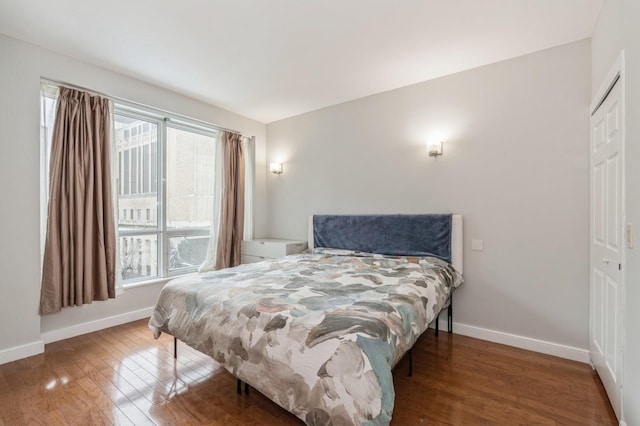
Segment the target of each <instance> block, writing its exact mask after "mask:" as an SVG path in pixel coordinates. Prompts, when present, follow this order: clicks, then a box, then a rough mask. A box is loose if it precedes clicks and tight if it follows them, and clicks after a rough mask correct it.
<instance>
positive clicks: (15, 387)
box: [0, 320, 617, 426]
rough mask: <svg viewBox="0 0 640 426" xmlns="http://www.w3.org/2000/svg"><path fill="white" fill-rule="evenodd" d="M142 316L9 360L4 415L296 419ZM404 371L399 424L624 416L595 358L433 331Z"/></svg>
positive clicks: (0, 370)
mask: <svg viewBox="0 0 640 426" xmlns="http://www.w3.org/2000/svg"><path fill="white" fill-rule="evenodd" d="M146 323H147V321H146V320H141V321H136V322H132V323H129V324H124V325H121V326H118V327H114V328H110V329H106V330H102V331H98V332H95V333H91V334H87V335H84V336H79V337H75V338H73V339H68V340H64V341H61V342H56V343H52V344H49V345H47V346H46V350H45V353H44V354H42V355H37V356H33V357H30V358H26V359H23V360H20V361H16V362H12V363H8V364H4V365H0V426H1V425H7V426H8V425H12V426H13V425H27V424H28V425H31V424H33V425H102V424H105V425H111V424H113V425H136V426H137V425H153V424H158V425H197V424H211V425H218V424H219V425H289V424H291V425H294V424H301V422H300V421H299V420H298V419H297V418H296V417H294V416H293V415H291V414H290V413H288V412H286V411H285V410H283V409H281V408H280V407H278V406H277V405H276V404H274V403H273V402H271V401H270V400H268V399H267V398H265V397H264V396H262V395H261V394H260V393H258V392H256V391H255V390H252V392H251V394H250V395H248V396H245V395H237V394H236V391H235V390H236V383H235V378H234V377H233V376H232V375H231V374H229V373H228V372H227V371H226V370H224V369H223V368H221V367H219V366H218V365H217V364H216V363H215V362H214V361H212V360H211V359H210V358H209V357H208V356H206V355H203V354H200V353H199V352H197V351H194V350H193V349H191V348H188V347H187V346H186V345H184V344H182V343H179V344H178V360H177V362H175V363H174V359H173V339H172V338H171V337H170V336H166V335H163V336H161V337H160V339H158V340H154V339H153V338H152V335H151V331H150V330H149V329H148V328H147V326H146ZM413 362H414V374H413V377H408V376H407V371H408V367H409V364H408V359H407V358H406V357H405V359H403V360H402V361H401V362H400V363H399V364H398V366H397V367H396V369H395V371H394V383H395V389H396V402H395V409H394V413H393V421H392V424H394V425H418V424H421V425H482V424H488V425H533V424H536V425H615V424H617V422H616V419H615V416H614V414H613V411H612V409H611V407H610V405H609V403H608V401H607V398H606V395H605V393H604V390H603V388H602V384H601V383H600V381H599V379H598V377H597V376H596V375H595V373H593V371H592V370H591V367H589V366H588V365H586V364H581V363H577V362H573V361H567V360H563V359H560V358H555V357H551V356H547V355H541V354H537V353H533V352H528V351H524V350H520V349H515V348H511V347H508V346H503V345H498V344H494V343H489V342H485V341H481V340H477V339H472V338H469V337H464V336H459V335H449V334H448V333H440V336H439V337H435V336H434V334H433V331H432V330H429V331H428V332H427V333H426V334H425V335H424V336H422V337H421V339H420V340H419V341H418V342H417V343H416V346H415V347H414V349H413Z"/></svg>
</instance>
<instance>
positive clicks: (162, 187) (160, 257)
mask: <svg viewBox="0 0 640 426" xmlns="http://www.w3.org/2000/svg"><path fill="white" fill-rule="evenodd" d="M113 115H114V121H115V116H116V115H118V116H123V117H127V118H131V119H135V120H141V121H143V122H149V123H152V124H156V125H157V129H158V135H157V142H156V143H157V145H156V170H157V172H156V176H157V182H156V184H157V188H156V195H157V210H156V227H155V229H149V230H122V231H121V230H120V226H118V227H117V228H118V235H117V239H118V241H120V238H122V237H127V238H135V237H137V236H144V235H155V236H156V238H157V252H156V255H157V259H156V263H157V272H156V275H155V276H153V277H149V276H141V277H135V278H129V279H124V278H123V279H122V284H123V287H124V288H125V289H126V288H127V287H136V286H139V285H141V284H142V283H144V282H146V281H157V280H162V279H168V278H174V277H177V276H181V275H187V274H190V273H193V272H196V271H197V269H198V266H193V267H184V268H176V269H173V270H171V269H170V255H171V253H170V240H171V239H172V238H181V237H183V238H188V237H210V235H211V227H189V228H184V227H183V228H169V227H168V226H167V221H166V218H167V162H166V160H167V142H168V141H167V129H168V128H174V129H177V130H182V131H187V132H192V133H196V134H200V135H203V136H208V137H212V138H214V139H215V143H219V136H220V130H218V129H216V128H215V127H213V126H211V127H209V126H205V125H202V124H200V123H198V122H197V121H196V120H193V121H192V120H189V119H186V118H182V117H180V118H174V117H172V116H170V115H169V114H158V113H157V112H154V111H152V110H149V109H147V108H142V107H140V106H130V105H128V104H127V103H122V102H117V101H114V103H113ZM150 131H151V129H150ZM114 149H115V147H114ZM130 169H131V167H130ZM117 184H118V188H120V176H119V175H118V177H117ZM149 184H150V186H151V185H152V182H150V183H149ZM132 195H136V194H131V191H130V192H129V194H127V195H126V196H132ZM120 196H125V193H124V191H122V193H120V192H119V193H118V197H120ZM118 261H119V262H120V261H121V258H120V250H119V252H118Z"/></svg>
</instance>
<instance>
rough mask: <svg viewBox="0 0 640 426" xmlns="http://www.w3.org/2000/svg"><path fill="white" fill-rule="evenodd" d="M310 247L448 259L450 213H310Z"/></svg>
mask: <svg viewBox="0 0 640 426" xmlns="http://www.w3.org/2000/svg"><path fill="white" fill-rule="evenodd" d="M312 220H313V246H314V247H331V248H341V249H348V250H357V251H364V252H368V253H379V254H389V255H394V256H435V257H438V258H440V259H442V260H445V261H447V262H451V257H452V256H451V239H452V215H450V214H417V215H401V214H394V215H314V216H313V219H312Z"/></svg>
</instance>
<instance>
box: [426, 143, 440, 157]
mask: <svg viewBox="0 0 640 426" xmlns="http://www.w3.org/2000/svg"><path fill="white" fill-rule="evenodd" d="M427 151H428V152H429V157H438V156H440V155H442V142H432V143H428V144H427Z"/></svg>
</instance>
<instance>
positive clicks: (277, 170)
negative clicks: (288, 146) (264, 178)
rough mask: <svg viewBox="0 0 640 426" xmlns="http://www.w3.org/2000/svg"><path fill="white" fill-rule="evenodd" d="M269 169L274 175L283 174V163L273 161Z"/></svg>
mask: <svg viewBox="0 0 640 426" xmlns="http://www.w3.org/2000/svg"><path fill="white" fill-rule="evenodd" d="M269 171H270V172H271V173H273V174H274V175H281V174H282V163H271V164H269Z"/></svg>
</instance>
